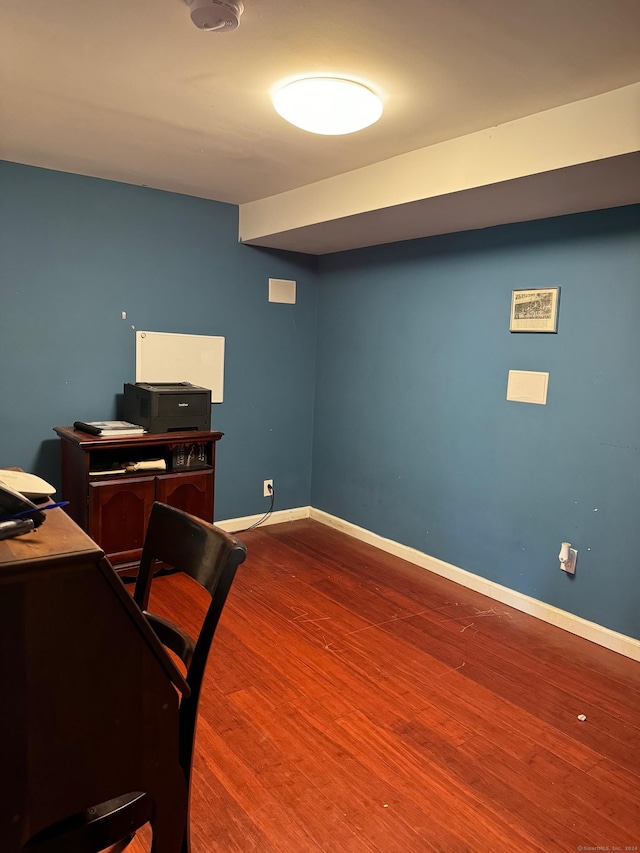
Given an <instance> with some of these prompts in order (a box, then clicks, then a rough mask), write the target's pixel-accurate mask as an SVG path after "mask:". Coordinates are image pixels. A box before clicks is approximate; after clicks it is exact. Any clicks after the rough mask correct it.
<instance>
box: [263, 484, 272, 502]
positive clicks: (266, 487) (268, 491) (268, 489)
mask: <svg viewBox="0 0 640 853" xmlns="http://www.w3.org/2000/svg"><path fill="white" fill-rule="evenodd" d="M262 494H263V497H265V498H270V497H271V495H272V494H273V480H265V481H264V483H263V485H262Z"/></svg>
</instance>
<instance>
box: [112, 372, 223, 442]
mask: <svg viewBox="0 0 640 853" xmlns="http://www.w3.org/2000/svg"><path fill="white" fill-rule="evenodd" d="M123 418H124V420H126V421H129V422H130V423H132V424H140V426H143V427H144V428H145V429H146V430H147V432H153V433H156V432H181V431H185V430H210V429H211V391H210V390H209V389H208V388H200V387H199V386H198V385H192V384H191V383H190V382H155V383H149V382H136V383H135V384H134V383H133V382H126V383H125V386H124V410H123Z"/></svg>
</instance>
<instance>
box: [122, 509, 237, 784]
mask: <svg viewBox="0 0 640 853" xmlns="http://www.w3.org/2000/svg"><path fill="white" fill-rule="evenodd" d="M246 553H247V552H246V548H245V547H244V545H243V544H242V543H241V542H239V541H238V540H237V539H235V538H234V537H233V536H231V535H230V534H229V533H227V532H226V531H224V530H221V529H220V528H219V527H216V526H215V525H213V524H209V523H208V522H206V521H203V520H202V519H201V518H196V517H195V516H193V515H189V513H186V512H183V511H182V510H179V509H176V508H175V507H171V506H167V505H166V504H163V503H160V502H158V501H156V503H154V505H153V507H152V509H151V515H150V517H149V524H148V527H147V533H146V535H145V540H144V545H143V550H142V557H141V560H140V569H139V573H138V579H137V581H136V586H135V590H134V594H133V597H134V599H135V601H136V603H137V604H138V606H139V607H140V608H141V609H142V610H143V611H144V612H145V615H146V617H147V619H148V620H149V622H150V624H151V625H152V627H153V629H154V631H155V632H156V634H157V635H158V637H159V639H160V640H161V642H162V643H163V644H164V645H165V646H167V647H168V648H170V649H171V650H172V651H173V652H174V653H175V654H177V655H178V656H179V657H180V658H181V660H182V661H183V663H184V664H185V666H186V681H187V683H188V685H189V688H190V690H191V693H190V695H189V696H186V695H183V697H182V701H181V703H180V764H181V766H182V769H183V772H184V774H185V777H186V780H187V785H188V784H189V779H190V774H191V760H192V756H193V742H194V737H195V725H196V717H197V712H198V700H199V697H200V688H201V685H202V678H203V675H204V669H205V665H206V662H207V657H208V655H209V650H210V648H211V643H212V640H213V635H214V633H215V630H216V627H217V625H218V621H219V619H220V615H221V613H222V609H223V607H224V604H225V601H226V599H227V595H228V594H229V590H230V588H231V584H232V582H233V578H234V576H235V573H236V569H237V568H238V566H239V565H240V564H241V563H242V562H243V561H244V559H245V557H246ZM158 562H160V563H162V564H163V565H165V566H169V567H171V568H173V569H176V570H177V571H179V572H184V573H185V574H187V575H189V576H190V577H192V578H193V579H194V580H195V581H197V583H199V584H200V585H201V586H202V587H204V589H206V590H207V591H208V592H209V595H210V596H211V602H210V604H209V608H208V610H207V613H206V615H205V618H204V621H203V623H202V627H201V629H200V633H199V635H198V637H197V638H195V639H194V638H192V637H190V636H189V635H188V634H187V633H186V632H185V631H183V630H182V629H181V628H180V626H178V625H176V624H174V623H173V622H170V621H168V620H166V619H163V618H162V617H160V616H158V615H156V614H153V613H149V612H148V611H147V607H148V603H149V594H150V591H151V584H152V580H153V574H154V571H155V570H156V569H157V567H158Z"/></svg>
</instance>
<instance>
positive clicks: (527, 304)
mask: <svg viewBox="0 0 640 853" xmlns="http://www.w3.org/2000/svg"><path fill="white" fill-rule="evenodd" d="M559 303H560V288H559V287H529V288H524V289H521V290H513V291H512V293H511V315H510V321H509V331H510V332H529V333H531V332H533V333H537V334H540V333H542V334H544V333H547V334H554V335H555V334H557V332H558V306H559Z"/></svg>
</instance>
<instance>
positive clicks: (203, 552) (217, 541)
mask: <svg viewBox="0 0 640 853" xmlns="http://www.w3.org/2000/svg"><path fill="white" fill-rule="evenodd" d="M245 557H246V549H245V547H244V545H243V544H242V543H241V542H239V541H238V540H237V539H235V538H234V537H233V536H231V535H229V534H228V533H226V532H225V531H223V530H221V529H220V528H218V527H215V526H214V525H213V524H209V523H208V522H206V521H203V520H202V519H200V518H196V517H195V516H192V515H189V514H188V513H186V512H183V511H182V510H179V509H175V508H174V507H170V506H167V505H166V504H163V503H160V502H156V503H154V505H153V507H152V510H151V514H150V517H149V524H148V528H147V533H146V535H145V541H144V546H143V551H142V558H141V560H140V569H139V573H138V578H137V581H136V586H135V590H134V594H133V598H134V600H135V602H136V603H137V604H138V606H139V607H140V609H141V610H142V611H143V613H144V615H145V617H146V619H147V621H148V623H149V624H150V626H151V627H152V629H153V631H154V632H155V634H156V636H157V637H158V639H159V640H160V642H161V643H162V645H164V646H166V647H167V648H169V649H170V650H171V651H172V652H173V653H174V654H176V655H177V656H178V657H179V658H180V660H182V662H183V664H184V666H185V668H186V674H185V680H186V685H185V688H186V686H187V685H188V689H184V690H183V691H182V697H181V700H180V708H179V718H178V719H179V734H178V743H179V764H180V767H181V769H182V772H183V774H184V777H185V781H186V791H187V803H186V820H185V828H184V834H183V837H182V843H181V853H190V849H191V847H190V834H189V800H190V782H191V765H192V760H193V749H194V743H195V732H196V721H197V714H198V703H199V699H200V691H201V686H202V678H203V675H204V670H205V666H206V662H207V657H208V655H209V650H210V648H211V643H212V640H213V635H214V633H215V630H216V627H217V625H218V621H219V619H220V615H221V613H222V609H223V607H224V604H225V602H226V599H227V595H228V593H229V590H230V588H231V584H232V582H233V579H234V576H235V573H236V569H237V568H238V566H239V565H240V564H241V563H242V562H243V561H244V559H245ZM159 570H161V571H162V572H163V573H166V572H167V571H168V572H170V573H175V572H183V573H185V574H187V575H189V576H190V577H191V578H193V580H195V581H196V582H197V583H198V584H200V585H201V586H202V587H204V589H206V590H207V591H208V593H209V595H210V596H211V601H210V603H209V606H208V609H207V612H206V615H205V617H204V621H203V623H202V626H201V628H200V632H199V634H198V637H197V638H196V639H193V638H192V637H191V636H189V634H187V633H186V632H185V631H184V630H183V629H182V628H181V627H179V626H178V625H176V624H174V623H173V622H170V621H168V620H167V619H164V618H163V617H161V616H158V615H156V614H153V613H149V612H148V611H147V606H148V603H149V595H150V592H151V585H152V581H153V578H154V575H156V574H157V573H158V571H159ZM123 701H126V697H125V698H124V700H123ZM181 805H184V804H181ZM154 814H155V812H154V802H153V800H152V798H151V797H150V796H149V795H148V792H145V791H135V792H130V793H127V794H124V795H122V796H120V797H118V798H116V799H113V800H110V801H109V802H107V803H102V804H100V805H98V806H96V807H94V808H92V809H89V810H88V811H86V812H82V813H81V814H78V815H74V816H71V817H68V818H65V819H63V820H61V821H60V822H58V823H56V824H55V825H53V826H50V827H47V828H46V829H45V830H43V831H42V832H40V833H38V834H37V835H36V836H33V837H32V838H31V839H30V840H29V842H28V843H27V844H26V845H25V846H24V847H23V850H24V851H25V853H98V851H101V850H103V849H104V848H106V847H111V846H113V845H115V844H117V845H118V846H117V849H119V850H121V849H122V848H123V847H125V846H126V845H127V844H128V843H129V841H130V840H131V838H132V837H133V834H134V833H135V831H136V830H138V829H139V828H140V827H141V826H143V825H144V824H145V823H147V822H148V821H151V823H152V826H153V819H154ZM155 850H156V842H155V838H154V846H153V847H152V851H155ZM176 853H177V850H176Z"/></svg>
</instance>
